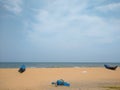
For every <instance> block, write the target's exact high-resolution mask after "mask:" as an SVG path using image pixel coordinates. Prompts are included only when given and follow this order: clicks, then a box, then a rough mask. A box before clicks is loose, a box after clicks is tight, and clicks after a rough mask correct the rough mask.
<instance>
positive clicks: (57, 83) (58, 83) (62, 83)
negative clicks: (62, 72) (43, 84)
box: [52, 79, 70, 87]
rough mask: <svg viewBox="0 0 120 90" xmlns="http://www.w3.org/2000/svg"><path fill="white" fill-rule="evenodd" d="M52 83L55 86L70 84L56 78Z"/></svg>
mask: <svg viewBox="0 0 120 90" xmlns="http://www.w3.org/2000/svg"><path fill="white" fill-rule="evenodd" d="M52 84H54V85H55V86H56V87H57V86H68V87H69V86H70V84H69V83H68V82H64V80H63V79H60V80H57V81H56V82H52Z"/></svg>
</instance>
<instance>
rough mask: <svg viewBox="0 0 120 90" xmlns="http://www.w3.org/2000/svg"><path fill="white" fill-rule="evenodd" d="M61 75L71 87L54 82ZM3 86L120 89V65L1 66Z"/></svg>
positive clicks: (1, 89)
mask: <svg viewBox="0 0 120 90" xmlns="http://www.w3.org/2000/svg"><path fill="white" fill-rule="evenodd" d="M58 79H63V80H64V81H66V82H69V83H70V87H66V86H57V87H55V86H54V85H52V84H51V82H54V81H56V80H58ZM0 90H120V68H119V67H118V68H117V69H116V70H108V69H105V68H104V67H87V68H85V67H80V68H79V67H74V68H27V69H26V71H25V72H23V73H19V72H18V68H0Z"/></svg>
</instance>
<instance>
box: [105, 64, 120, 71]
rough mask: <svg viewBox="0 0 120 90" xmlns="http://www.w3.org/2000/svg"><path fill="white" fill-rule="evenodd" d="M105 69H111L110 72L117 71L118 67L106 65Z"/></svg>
mask: <svg viewBox="0 0 120 90" xmlns="http://www.w3.org/2000/svg"><path fill="white" fill-rule="evenodd" d="M104 67H105V68H107V69H110V70H116V68H117V67H118V66H110V65H106V64H105V65H104Z"/></svg>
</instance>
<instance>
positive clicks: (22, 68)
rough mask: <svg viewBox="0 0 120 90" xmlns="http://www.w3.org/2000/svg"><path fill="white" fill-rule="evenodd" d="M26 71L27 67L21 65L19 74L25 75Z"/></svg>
mask: <svg viewBox="0 0 120 90" xmlns="http://www.w3.org/2000/svg"><path fill="white" fill-rule="evenodd" d="M25 70H26V66H25V65H21V66H20V68H19V72H20V73H23V72H24V71H25Z"/></svg>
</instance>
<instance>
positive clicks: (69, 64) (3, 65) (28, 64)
mask: <svg viewBox="0 0 120 90" xmlns="http://www.w3.org/2000/svg"><path fill="white" fill-rule="evenodd" d="M23 64H24V65H25V66H26V67H27V68H66V67H72V68H77V67H78V68H79V67H104V64H108V65H111V66H116V65H117V66H120V62H119V63H113V62H0V68H19V67H20V66H21V65H23Z"/></svg>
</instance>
